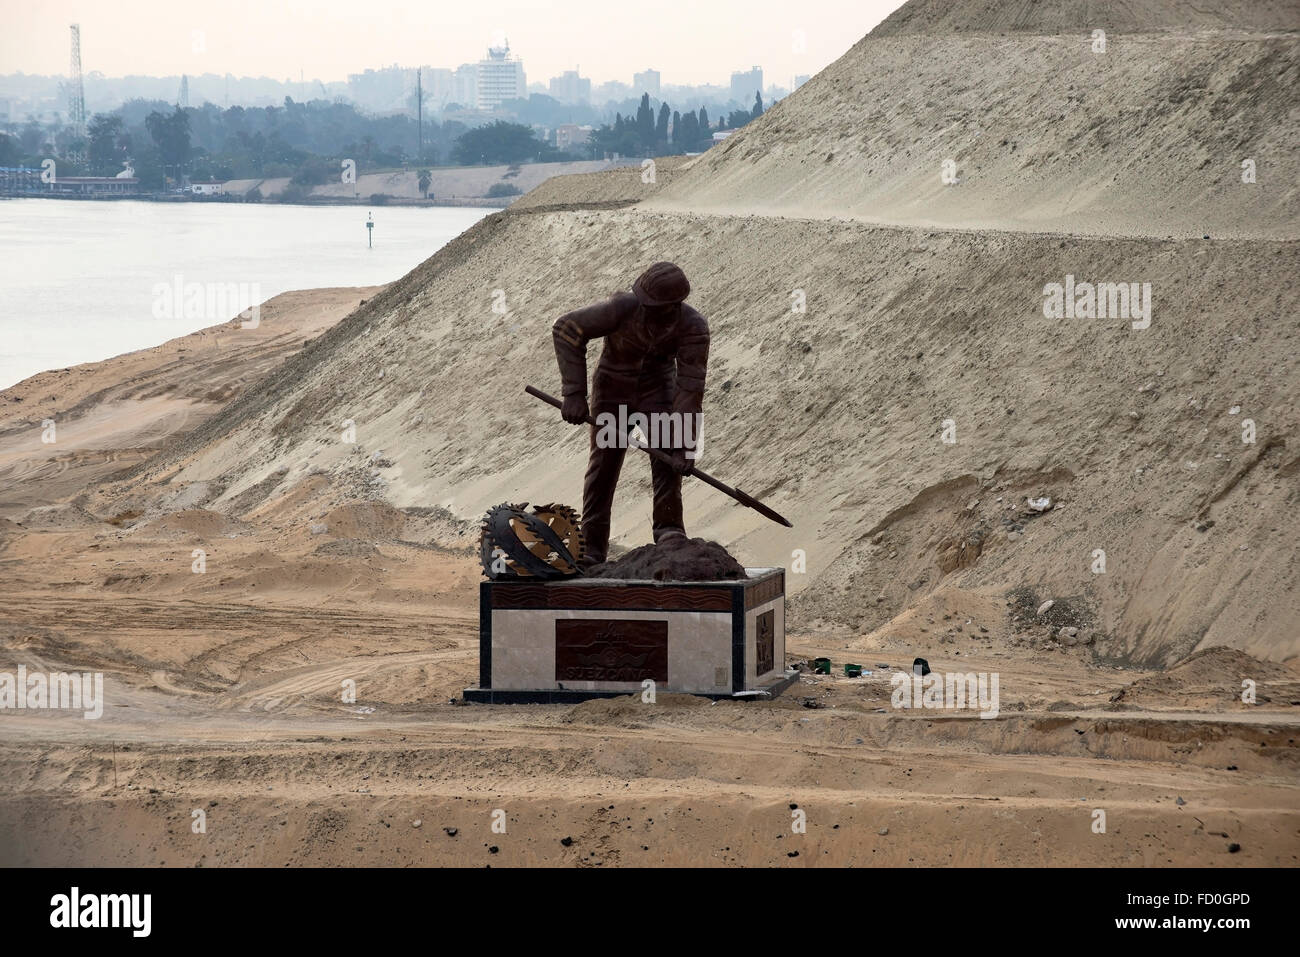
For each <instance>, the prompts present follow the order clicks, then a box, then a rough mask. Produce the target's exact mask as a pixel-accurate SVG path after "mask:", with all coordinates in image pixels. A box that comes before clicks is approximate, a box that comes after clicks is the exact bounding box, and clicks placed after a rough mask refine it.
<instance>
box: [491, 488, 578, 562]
mask: <svg viewBox="0 0 1300 957" xmlns="http://www.w3.org/2000/svg"><path fill="white" fill-rule="evenodd" d="M527 509H528V503H527V502H523V503H522V504H519V505H512V504H511V503H509V502H505V503H502V504H501V505H497V506H495V507H494V508H491V509H488V513H487V515H485V516H484V517H483V526H482V530H481V533H480V537H479V552H480V560H481V561H482V563H483V574H485V575H487V577H488V578H491V579H493V580H498V579H502V578H568V577H570V576H573V575H577V574H579V569H578V562H579V561H581V560H582V554H583V549H584V545H583V540H582V523H581V521H580V520H579V518H578V513H577V512H576V511H575V510H574V509H572V508H570V507H569V506H567V505H558V504H551V505H535V506H533V510H532V511H531V512H529V511H527Z"/></svg>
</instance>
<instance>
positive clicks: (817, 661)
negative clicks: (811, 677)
mask: <svg viewBox="0 0 1300 957" xmlns="http://www.w3.org/2000/svg"><path fill="white" fill-rule="evenodd" d="M813 672H814V673H815V674H819V675H828V674H830V673H831V660H830V659H829V658H814V659H813Z"/></svg>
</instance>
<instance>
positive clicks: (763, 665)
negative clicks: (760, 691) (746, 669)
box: [754, 608, 776, 676]
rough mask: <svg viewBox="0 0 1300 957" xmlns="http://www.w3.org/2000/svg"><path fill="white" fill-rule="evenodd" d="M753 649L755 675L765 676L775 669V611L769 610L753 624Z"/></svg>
mask: <svg viewBox="0 0 1300 957" xmlns="http://www.w3.org/2000/svg"><path fill="white" fill-rule="evenodd" d="M754 633H755V647H756V648H757V650H758V653H757V656H756V657H757V663H756V667H755V674H756V675H759V676H761V675H765V674H767V673H768V672H769V671H771V670H772V669H773V668H775V667H776V661H775V660H774V659H775V657H776V609H774V608H769V609H768V610H767V611H765V612H763V614H761V615H759V616H758V618H757V619H756V620H755V622H754Z"/></svg>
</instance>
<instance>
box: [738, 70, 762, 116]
mask: <svg viewBox="0 0 1300 957" xmlns="http://www.w3.org/2000/svg"><path fill="white" fill-rule="evenodd" d="M762 89H763V68H762V67H761V66H756V67H751V68H750V69H749V71H748V72H744V73H742V72H739V71H738V72H736V73H733V74H731V99H732V100H734V101H735V102H736V103H738V104H739V105H740V106H744V107H749V106H753V105H754V95H755V94H756V93H758V92H759V91H760V90H762Z"/></svg>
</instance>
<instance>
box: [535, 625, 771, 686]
mask: <svg viewBox="0 0 1300 957" xmlns="http://www.w3.org/2000/svg"><path fill="white" fill-rule="evenodd" d="M768 644H769V646H770V645H771V642H770V640H769V642H768ZM768 654H769V657H770V655H771V652H770V651H769V652H768ZM555 677H556V680H557V681H643V680H644V679H646V678H652V679H654V680H655V681H657V682H661V683H663V684H667V683H668V622H666V621H627V620H620V619H592V618H561V619H558V620H557V621H556V622H555Z"/></svg>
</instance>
